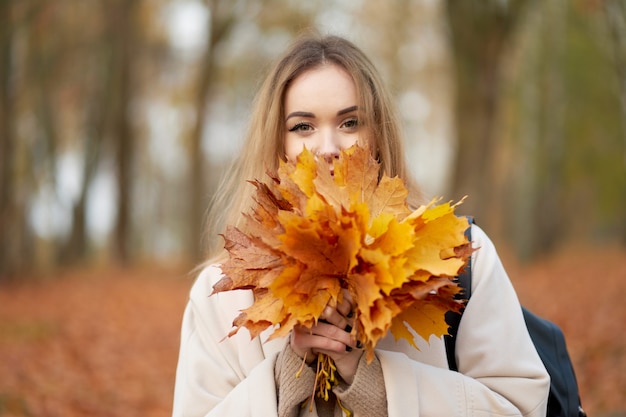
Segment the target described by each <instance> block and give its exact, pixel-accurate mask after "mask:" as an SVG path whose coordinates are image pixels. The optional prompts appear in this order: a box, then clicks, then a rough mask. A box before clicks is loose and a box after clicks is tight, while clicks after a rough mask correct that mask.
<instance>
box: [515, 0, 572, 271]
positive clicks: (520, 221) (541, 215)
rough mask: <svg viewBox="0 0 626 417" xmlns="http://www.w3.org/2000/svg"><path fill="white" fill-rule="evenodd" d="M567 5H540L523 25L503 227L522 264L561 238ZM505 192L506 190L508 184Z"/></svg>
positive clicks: (548, 3) (553, 3) (550, 248)
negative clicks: (511, 174)
mask: <svg viewBox="0 0 626 417" xmlns="http://www.w3.org/2000/svg"><path fill="white" fill-rule="evenodd" d="M566 13H567V4H566V2H565V1H563V0H554V1H551V2H546V3H542V4H541V5H539V6H538V7H537V8H535V9H533V10H532V12H531V13H527V14H526V16H525V17H524V19H523V20H524V22H523V23H522V32H523V34H522V35H523V36H522V38H523V39H522V40H521V41H520V43H522V44H525V45H524V46H518V48H525V49H526V52H525V54H524V58H523V62H521V63H520V64H519V65H520V67H521V68H520V69H519V72H520V73H521V77H522V79H521V80H520V83H521V85H522V87H521V97H520V110H519V113H520V114H519V120H518V121H517V123H519V126H520V127H519V130H520V131H519V145H518V148H517V150H516V152H515V155H516V156H515V158H516V160H517V166H518V168H517V170H516V175H515V177H516V178H515V179H514V184H515V185H514V187H512V189H514V190H515V191H514V192H511V190H508V195H507V198H506V200H507V201H509V202H510V204H511V205H510V206H509V207H508V210H507V212H509V213H511V214H512V216H510V218H509V219H506V222H507V223H508V224H509V225H510V226H511V227H507V229H509V230H511V231H512V232H513V233H512V237H511V239H510V241H511V242H513V246H514V249H515V251H516V252H517V255H518V257H519V258H520V259H522V260H526V261H527V260H530V259H532V258H533V257H535V256H536V255H538V254H540V253H545V252H548V251H550V250H552V249H553V248H554V247H555V246H556V245H557V243H559V240H560V239H561V238H562V236H563V229H564V227H565V225H564V222H563V221H564V216H563V211H562V210H563V206H564V205H565V204H564V193H563V188H564V181H563V171H564V169H563V165H564V163H563V154H564V146H565V145H564V135H565V133H564V118H565V116H564V113H565V109H566V100H565V92H564V84H563V80H562V73H563V53H564V47H565V46H564V44H565V36H566ZM509 188H511V187H510V185H509Z"/></svg>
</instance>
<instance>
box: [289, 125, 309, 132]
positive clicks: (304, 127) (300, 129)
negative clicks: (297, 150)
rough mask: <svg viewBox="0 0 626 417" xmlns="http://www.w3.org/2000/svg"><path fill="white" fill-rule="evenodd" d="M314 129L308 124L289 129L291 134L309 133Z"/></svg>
mask: <svg viewBox="0 0 626 417" xmlns="http://www.w3.org/2000/svg"><path fill="white" fill-rule="evenodd" d="M311 129H313V127H311V125H310V124H308V123H298V124H297V125H295V126H293V127H291V128H290V129H289V131H290V132H309V131H310V130H311Z"/></svg>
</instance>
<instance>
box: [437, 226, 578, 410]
mask: <svg viewBox="0 0 626 417" xmlns="http://www.w3.org/2000/svg"><path fill="white" fill-rule="evenodd" d="M469 223H470V227H469V228H468V229H467V231H466V232H465V234H466V236H467V237H468V239H469V241H470V242H471V240H472V238H471V224H472V223H473V220H472V219H471V218H469ZM457 279H458V284H459V286H460V287H461V288H462V289H463V292H462V295H461V296H460V297H459V298H464V299H465V300H466V301H465V302H466V303H467V302H468V301H469V299H470V297H471V295H472V294H471V289H472V266H471V258H470V262H468V264H467V266H466V268H465V270H464V271H463V272H462V273H461V274H460V275H459V276H458V277H457ZM522 312H523V314H524V320H525V321H526V327H527V328H528V333H529V334H530V338H531V339H532V341H533V343H534V345H535V348H536V349H537V353H538V354H539V357H540V358H541V361H542V362H543V364H544V366H545V367H546V370H547V371H548V374H550V394H549V396H548V410H547V414H546V415H547V417H586V416H587V414H586V413H585V411H584V410H583V408H582V406H581V402H580V394H579V392H578V383H577V382H576V375H575V374H574V368H573V366H572V361H571V360H570V357H569V353H568V352H567V346H566V344H565V337H564V335H563V332H562V331H561V329H560V328H559V327H558V326H557V325H556V324H554V323H552V322H550V321H548V320H546V319H544V318H542V317H539V316H537V315H535V314H533V313H532V312H530V311H529V310H527V309H526V308H524V307H522ZM461 317H462V315H461V314H457V313H454V312H448V313H447V314H446V321H447V323H448V325H450V329H449V335H448V336H445V337H444V341H445V344H446V355H447V358H448V365H449V367H450V369H451V370H454V371H458V368H457V366H456V359H455V357H454V356H455V336H456V334H457V331H458V328H459V323H460V321H461Z"/></svg>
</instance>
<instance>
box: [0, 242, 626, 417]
mask: <svg viewBox="0 0 626 417" xmlns="http://www.w3.org/2000/svg"><path fill="white" fill-rule="evenodd" d="M505 265H506V266H507V269H508V270H509V273H510V275H511V277H512V280H513V282H514V285H515V286H516V288H517V289H518V292H519V296H520V299H521V300H522V302H523V303H524V304H525V305H526V306H527V307H530V308H531V309H532V310H533V311H535V312H537V313H540V314H541V315H543V316H544V317H547V318H549V319H551V320H553V321H555V322H556V323H558V324H559V325H560V326H561V327H562V328H563V330H564V332H565V334H566V337H567V341H568V344H569V349H570V353H571V355H572V358H573V360H574V366H575V368H576V372H577V376H578V379H579V385H580V388H581V392H582V397H583V404H584V405H585V407H586V409H587V411H588V412H589V415H590V416H592V417H598V416H607V417H608V416H626V333H625V332H624V325H625V324H626V303H624V302H622V297H624V294H625V293H626V251H625V250H623V249H621V250H620V249H615V248H612V249H604V250H600V249H583V248H577V249H569V250H567V251H563V252H562V253H560V254H558V255H555V256H553V257H550V258H548V259H545V260H543V261H540V262H537V263H535V264H532V265H528V266H523V265H519V264H516V263H515V262H509V261H505ZM185 272H186V271H181V270H176V269H171V268H163V269H154V268H153V269H150V270H146V269H140V270H115V269H111V270H98V271H73V272H66V273H63V274H58V275H59V276H55V277H48V278H46V279H44V280H41V279H40V280H36V281H35V280H31V281H29V282H22V283H19V284H4V285H2V286H0V417H8V416H45V417H57V416H58V417H73V416H76V417H78V416H80V417H82V416H96V417H110V416H125V417H133V416H151V417H152V416H154V417H165V416H169V415H170V413H171V402H172V389H173V383H174V373H175V366H176V360H177V356H178V344H179V329H180V320H181V317H182V312H183V309H184V306H185V302H186V299H187V293H188V290H189V287H190V285H191V283H192V281H193V278H192V277H190V276H188V275H186V274H185Z"/></svg>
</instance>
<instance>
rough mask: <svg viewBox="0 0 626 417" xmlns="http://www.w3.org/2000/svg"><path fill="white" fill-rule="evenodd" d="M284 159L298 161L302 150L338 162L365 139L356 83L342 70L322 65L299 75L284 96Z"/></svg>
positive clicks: (335, 66) (334, 66)
mask: <svg viewBox="0 0 626 417" xmlns="http://www.w3.org/2000/svg"><path fill="white" fill-rule="evenodd" d="M284 116H285V132H286V134H285V155H286V157H287V159H288V160H291V161H295V159H296V156H297V155H298V154H300V152H301V151H302V149H303V148H307V149H309V150H310V151H311V152H312V153H313V154H315V155H316V156H318V157H324V158H327V159H329V160H330V159H331V158H336V157H337V156H338V155H339V152H340V151H341V150H342V149H345V148H349V147H350V146H352V145H354V144H355V143H356V142H357V141H359V140H360V139H362V138H363V136H364V127H362V126H361V125H360V123H359V109H358V98H357V93H356V87H355V84H354V81H353V80H352V78H351V77H350V75H349V74H348V73H347V72H346V71H345V70H344V69H342V68H341V67H339V66H337V65H333V64H329V65H323V66H320V67H316V68H313V69H310V70H308V71H306V72H304V73H302V74H300V75H299V76H298V77H297V78H296V79H294V80H293V81H292V83H291V85H290V86H289V87H288V88H287V92H286V95H285V115H284Z"/></svg>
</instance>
